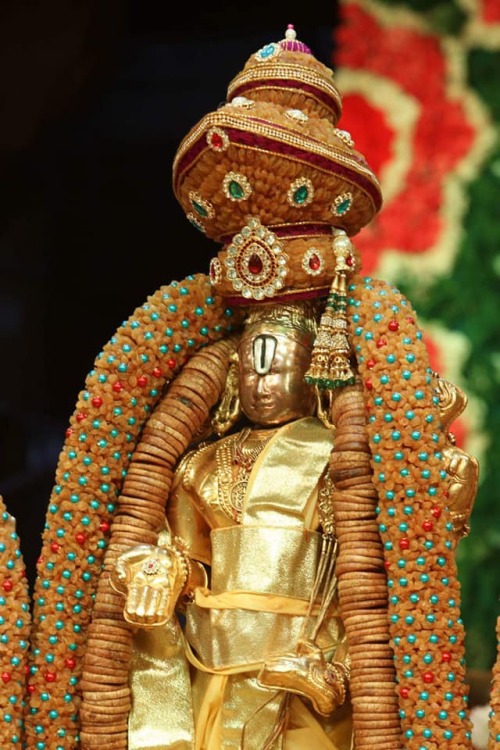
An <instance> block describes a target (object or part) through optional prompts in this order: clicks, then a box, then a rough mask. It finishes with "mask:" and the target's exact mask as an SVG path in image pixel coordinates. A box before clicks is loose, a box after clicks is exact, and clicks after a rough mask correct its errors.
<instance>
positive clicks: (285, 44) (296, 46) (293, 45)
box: [280, 23, 311, 55]
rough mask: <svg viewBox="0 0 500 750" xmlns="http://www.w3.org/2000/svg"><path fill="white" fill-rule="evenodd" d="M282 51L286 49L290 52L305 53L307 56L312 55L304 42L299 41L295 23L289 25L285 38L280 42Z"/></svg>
mask: <svg viewBox="0 0 500 750" xmlns="http://www.w3.org/2000/svg"><path fill="white" fill-rule="evenodd" d="M280 46H281V48H282V49H286V50H288V51H289V52H305V53H306V54H307V55H310V54H311V50H310V49H309V47H308V46H307V45H306V44H304V43H303V42H299V41H298V40H297V32H296V31H295V26H294V25H293V23H289V24H288V26H287V27H286V31H285V38H284V39H283V40H282V41H281V42H280Z"/></svg>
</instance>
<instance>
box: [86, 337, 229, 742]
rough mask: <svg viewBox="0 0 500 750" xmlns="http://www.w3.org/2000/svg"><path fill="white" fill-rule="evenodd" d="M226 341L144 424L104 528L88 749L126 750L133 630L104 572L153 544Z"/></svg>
mask: <svg viewBox="0 0 500 750" xmlns="http://www.w3.org/2000/svg"><path fill="white" fill-rule="evenodd" d="M234 348H235V342H234V341H233V340H232V338H231V337H227V338H224V339H221V340H219V341H217V342H215V343H214V344H211V345H210V346H208V347H205V348H204V349H203V350H202V351H200V352H197V353H196V354H195V355H194V356H193V357H191V358H190V360H189V361H188V362H187V363H186V364H185V365H184V367H183V368H182V370H181V372H180V373H179V374H178V375H177V377H176V378H175V380H174V381H173V382H172V384H171V385H170V387H169V388H168V390H167V392H166V394H165V396H164V397H163V398H162V400H161V401H160V403H159V404H158V405H157V406H156V408H155V410H154V412H153V414H152V416H151V417H150V419H149V420H148V422H147V424H146V425H145V427H144V430H143V432H142V434H141V437H140V439H139V441H138V443H137V446H136V449H135V451H134V457H133V459H132V461H131V462H130V464H129V468H128V473H127V477H126V479H125V481H124V484H123V489H122V493H121V494H120V497H119V499H118V510H117V513H116V515H115V518H114V521H113V525H112V528H111V538H110V544H109V546H108V549H107V551H106V555H105V560H104V570H103V572H102V574H101V576H100V578H99V585H98V588H97V592H96V598H95V602H94V613H93V618H92V623H91V624H90V626H89V628H88V637H87V645H86V652H85V657H84V661H83V679H82V681H81V683H80V684H81V688H82V696H83V700H82V704H81V708H80V722H81V741H82V745H83V746H84V747H85V748H86V749H87V750H92V749H93V748H96V750H98V749H99V748H101V747H102V746H103V745H104V746H105V747H106V748H113V750H127V747H128V715H129V712H130V708H131V693H130V688H129V671H130V659H131V654H132V636H133V628H132V627H131V626H130V625H129V624H128V623H127V622H125V620H124V618H123V606H124V600H123V598H122V596H121V595H119V594H117V593H116V592H115V591H114V590H113V589H112V587H111V585H110V581H109V574H110V572H111V571H112V570H113V569H114V568H115V565H116V561H117V558H118V556H119V555H120V553H121V552H124V551H126V550H128V549H130V548H131V547H134V546H135V545H137V544H151V545H155V544H157V543H158V531H159V529H161V528H163V526H164V523H165V512H166V503H167V499H168V497H169V494H170V487H171V483H172V479H173V475H174V469H175V466H176V464H177V462H178V460H179V459H180V458H181V457H182V455H183V454H184V453H185V451H186V450H187V448H188V445H189V444H190V443H191V441H192V439H193V437H194V436H195V435H197V434H199V430H200V429H201V428H203V426H204V425H206V423H207V422H208V421H209V416H210V410H211V408H212V407H213V406H215V404H216V403H217V401H218V400H219V397H220V394H221V392H222V390H223V388H224V384H225V380H226V374H227V370H228V367H229V355H230V354H231V353H232V352H233V351H234Z"/></svg>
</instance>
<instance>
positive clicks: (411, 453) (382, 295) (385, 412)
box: [349, 278, 471, 750]
mask: <svg viewBox="0 0 500 750" xmlns="http://www.w3.org/2000/svg"><path fill="white" fill-rule="evenodd" d="M349 291H350V295H351V296H350V299H349V311H350V315H349V321H350V326H351V337H352V342H353V345H354V348H355V353H356V358H357V361H358V366H359V372H360V375H361V378H362V381H363V387H364V393H365V403H366V408H367V414H368V425H367V429H368V435H369V440H370V449H371V464H372V471H373V482H374V483H375V485H376V487H377V489H378V496H379V506H378V509H377V511H378V527H379V532H380V536H381V539H382V542H383V549H384V556H385V565H386V569H387V575H388V581H387V585H388V588H389V602H388V615H389V626H390V633H391V644H392V648H393V652H394V657H395V668H396V681H397V691H398V697H399V706H400V717H401V729H402V733H403V741H404V743H405V744H404V746H405V748H406V749H407V750H422V748H423V747H425V748H429V750H430V749H431V748H432V750H441V748H442V749H443V750H444V748H447V749H451V748H457V749H458V748H460V749H461V750H464V748H470V747H471V723H470V719H469V716H468V711H467V700H468V695H467V694H468V687H467V685H466V683H465V658H464V629H463V624H462V620H461V618H460V585H459V581H458V577H457V569H456V563H455V558H454V548H455V543H456V542H455V540H454V537H453V526H452V524H451V519H450V516H449V512H448V510H447V507H446V502H447V501H446V493H447V486H448V475H447V473H446V471H445V468H444V465H443V457H442V450H443V447H444V445H445V439H446V435H445V433H444V431H443V429H442V427H441V420H440V415H439V409H438V403H439V399H438V397H437V395H436V394H435V392H434V389H433V384H432V380H433V376H432V371H431V368H430V367H429V361H428V353H427V350H426V347H425V344H424V342H423V340H422V332H421V331H420V330H419V329H418V328H417V323H416V316H415V313H414V311H413V310H412V308H411V306H410V304H409V302H408V301H407V300H406V299H405V298H404V297H403V296H402V295H401V293H400V292H399V291H398V290H397V289H394V288H391V286H390V285H388V284H386V283H385V282H382V281H378V280H372V279H370V278H364V279H363V278H357V279H355V280H354V282H353V283H352V284H351V285H350V287H349Z"/></svg>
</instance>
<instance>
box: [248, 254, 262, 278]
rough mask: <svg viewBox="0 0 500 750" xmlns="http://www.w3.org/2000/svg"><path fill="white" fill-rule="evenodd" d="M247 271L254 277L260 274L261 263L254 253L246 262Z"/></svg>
mask: <svg viewBox="0 0 500 750" xmlns="http://www.w3.org/2000/svg"><path fill="white" fill-rule="evenodd" d="M248 270H249V271H250V273H253V274H254V275H255V276H257V274H259V273H261V272H262V261H261V259H260V258H259V256H258V255H256V254H255V253H253V255H251V256H250V258H249V260H248Z"/></svg>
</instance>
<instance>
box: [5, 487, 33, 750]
mask: <svg viewBox="0 0 500 750" xmlns="http://www.w3.org/2000/svg"><path fill="white" fill-rule="evenodd" d="M30 625H31V612H30V604H29V591H28V582H27V579H26V574H25V567H24V560H23V557H22V554H21V549H20V547H19V537H18V535H17V532H16V523H15V519H14V518H13V517H12V516H11V515H10V513H8V512H7V510H6V508H5V504H4V502H3V499H2V497H0V680H1V681H2V684H3V687H2V690H1V691H0V747H2V748H4V747H5V748H7V747H14V748H15V747H21V746H22V742H23V738H24V726H23V724H24V718H23V715H24V708H25V700H24V699H25V691H26V669H27V665H28V646H29V631H30Z"/></svg>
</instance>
